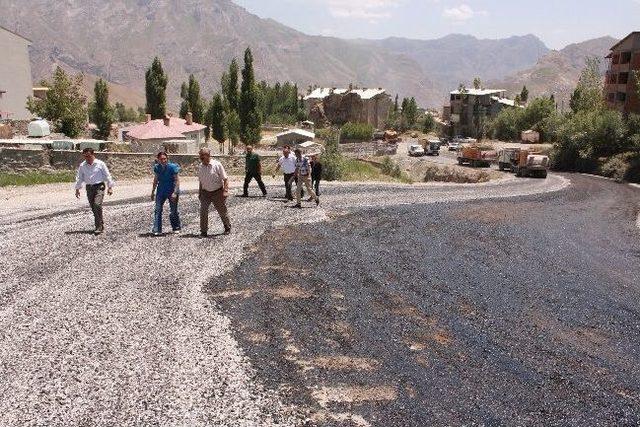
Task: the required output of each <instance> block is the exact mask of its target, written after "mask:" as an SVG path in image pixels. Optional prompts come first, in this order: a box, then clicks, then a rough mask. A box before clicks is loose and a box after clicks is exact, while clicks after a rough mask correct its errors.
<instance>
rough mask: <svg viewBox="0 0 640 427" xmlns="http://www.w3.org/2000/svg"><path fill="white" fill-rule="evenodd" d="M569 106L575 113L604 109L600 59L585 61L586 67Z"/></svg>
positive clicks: (594, 58) (592, 58)
mask: <svg viewBox="0 0 640 427" xmlns="http://www.w3.org/2000/svg"><path fill="white" fill-rule="evenodd" d="M569 106H570V107H571V111H573V112H574V113H577V112H578V111H593V110H601V109H602V108H603V107H604V99H603V96H602V79H601V77H600V59H599V58H597V57H591V58H587V59H586V60H585V67H584V69H583V70H582V73H581V74H580V79H579V80H578V85H577V86H576V89H575V90H574V91H573V94H572V95H571V100H570V101H569Z"/></svg>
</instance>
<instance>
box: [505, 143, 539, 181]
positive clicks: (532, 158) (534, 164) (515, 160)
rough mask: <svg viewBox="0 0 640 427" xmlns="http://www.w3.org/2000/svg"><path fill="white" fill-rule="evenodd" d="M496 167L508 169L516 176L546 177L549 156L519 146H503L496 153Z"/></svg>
mask: <svg viewBox="0 0 640 427" xmlns="http://www.w3.org/2000/svg"><path fill="white" fill-rule="evenodd" d="M498 169H500V170H501V171H503V170H510V171H511V172H514V173H515V174H516V176H518V177H522V176H531V177H538V178H546V177H547V173H548V171H549V156H545V155H544V154H539V153H534V152H532V151H529V150H523V149H521V148H505V149H503V150H500V152H499V153H498Z"/></svg>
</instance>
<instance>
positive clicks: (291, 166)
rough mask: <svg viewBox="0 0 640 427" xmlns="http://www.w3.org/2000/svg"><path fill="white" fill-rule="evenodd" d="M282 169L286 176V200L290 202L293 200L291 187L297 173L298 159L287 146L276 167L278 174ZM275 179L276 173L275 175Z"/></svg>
mask: <svg viewBox="0 0 640 427" xmlns="http://www.w3.org/2000/svg"><path fill="white" fill-rule="evenodd" d="M280 169H282V173H283V174H284V188H285V196H284V197H285V198H286V199H287V200H289V201H291V200H293V194H292V193H291V185H292V183H293V179H294V178H295V173H296V158H295V157H294V156H292V155H291V147H290V146H288V145H285V146H284V148H283V149H282V156H280V158H279V159H278V166H277V167H276V172H278V171H279V170H280ZM273 177H274V178H275V177H276V175H275V173H274V174H273Z"/></svg>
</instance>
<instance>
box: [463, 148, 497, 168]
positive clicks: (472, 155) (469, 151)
mask: <svg viewBox="0 0 640 427" xmlns="http://www.w3.org/2000/svg"><path fill="white" fill-rule="evenodd" d="M494 157H495V152H493V151H482V150H481V149H480V148H479V147H475V146H465V145H462V146H460V147H459V148H458V164H459V165H464V164H468V165H471V166H472V167H474V168H475V167H489V166H490V164H491V161H492V159H493V158H494Z"/></svg>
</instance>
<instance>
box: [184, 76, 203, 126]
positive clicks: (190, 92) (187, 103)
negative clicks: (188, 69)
mask: <svg viewBox="0 0 640 427" xmlns="http://www.w3.org/2000/svg"><path fill="white" fill-rule="evenodd" d="M180 97H182V104H181V106H180V116H181V117H185V116H186V115H187V113H188V112H191V114H192V115H193V121H194V122H196V123H202V122H203V120H204V118H203V116H204V103H203V101H202V98H201V96H200V83H198V81H197V80H196V78H195V76H194V75H193V74H191V75H190V76H189V83H182V87H181V88H180Z"/></svg>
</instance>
